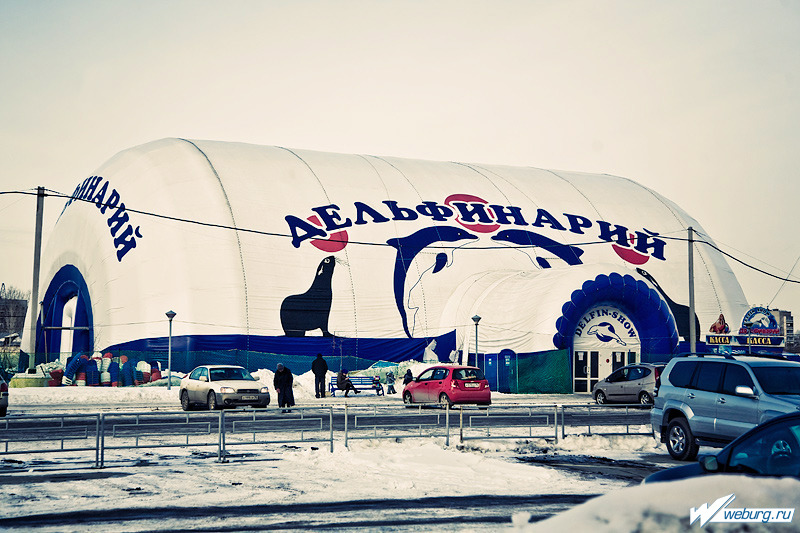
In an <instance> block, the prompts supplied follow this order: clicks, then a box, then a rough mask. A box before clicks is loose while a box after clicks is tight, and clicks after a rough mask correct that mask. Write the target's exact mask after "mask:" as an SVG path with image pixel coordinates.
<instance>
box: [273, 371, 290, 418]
mask: <svg viewBox="0 0 800 533" xmlns="http://www.w3.org/2000/svg"><path fill="white" fill-rule="evenodd" d="M292 382H294V377H293V376H292V371H291V370H289V369H288V368H286V367H285V366H283V363H278V370H276V371H275V378H274V379H273V380H272V384H273V385H274V386H275V392H276V393H277V394H278V407H280V408H281V409H283V411H281V412H282V413H286V412H291V410H290V409H286V408H288V407H292V406H293V405H294V393H293V392H292Z"/></svg>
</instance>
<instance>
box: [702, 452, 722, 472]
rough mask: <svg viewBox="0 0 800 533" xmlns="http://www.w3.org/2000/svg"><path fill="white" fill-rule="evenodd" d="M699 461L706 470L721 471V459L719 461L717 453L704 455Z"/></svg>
mask: <svg viewBox="0 0 800 533" xmlns="http://www.w3.org/2000/svg"><path fill="white" fill-rule="evenodd" d="M699 462H700V466H701V467H702V468H703V470H705V471H706V472H719V461H717V456H716V455H704V456H703V457H701V458H700V460H699Z"/></svg>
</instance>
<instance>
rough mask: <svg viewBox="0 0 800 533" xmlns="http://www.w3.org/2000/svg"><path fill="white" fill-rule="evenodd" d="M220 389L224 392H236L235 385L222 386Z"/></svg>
mask: <svg viewBox="0 0 800 533" xmlns="http://www.w3.org/2000/svg"><path fill="white" fill-rule="evenodd" d="M219 391H220V392H221V393H222V394H225V393H232V392H236V391H235V390H233V387H220V388H219Z"/></svg>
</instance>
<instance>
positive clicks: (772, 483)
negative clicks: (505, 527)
mask: <svg viewBox="0 0 800 533" xmlns="http://www.w3.org/2000/svg"><path fill="white" fill-rule="evenodd" d="M728 494H735V496H736V497H735V499H734V500H733V501H732V502H731V503H730V504H729V505H728V506H727V508H728V509H751V510H753V509H767V508H770V509H771V508H784V509H785V508H789V509H795V511H796V510H797V508H798V507H800V480H798V479H794V478H784V479H765V478H751V477H746V476H723V475H719V476H706V477H702V478H692V479H687V480H682V481H672V482H668V483H655V484H652V485H639V486H636V487H630V488H627V489H624V490H620V491H614V492H610V493H608V494H606V495H604V496H601V497H599V498H595V499H593V500H590V501H588V502H586V503H584V504H583V505H580V506H577V507H575V508H573V509H571V510H569V511H566V512H564V513H561V514H560V515H557V516H554V517H552V518H549V519H547V520H543V521H541V522H538V523H535V524H528V519H527V516H525V514H519V515H517V516H515V517H514V519H515V522H516V523H519V524H523V526H522V527H520V528H519V530H520V531H528V532H536V533H538V532H542V533H544V532H551V531H567V530H568V528H574V527H575V526H579V527H580V528H581V529H582V530H585V531H592V532H593V533H604V532H608V533H617V532H620V531H637V532H638V531H640V532H645V531H660V532H673V531H675V532H677V531H705V532H708V533H713V532H722V531H725V532H730V531H742V532H744V531H747V532H765V533H766V532H777V531H800V517H793V521H792V522H791V523H787V524H780V523H763V522H761V521H760V520H756V521H754V522H748V523H715V522H708V523H706V524H705V526H704V527H701V526H700V523H699V520H698V521H697V522H695V523H694V524H693V525H691V526H690V525H689V514H690V508H698V507H701V506H702V505H703V504H708V505H709V506H711V505H712V504H713V503H714V502H715V501H716V500H717V499H718V498H721V497H723V496H727V495H728ZM762 516H763V515H762Z"/></svg>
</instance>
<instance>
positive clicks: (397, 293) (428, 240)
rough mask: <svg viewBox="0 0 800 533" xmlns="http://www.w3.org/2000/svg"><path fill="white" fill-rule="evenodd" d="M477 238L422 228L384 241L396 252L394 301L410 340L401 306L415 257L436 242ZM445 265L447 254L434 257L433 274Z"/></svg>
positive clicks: (440, 228)
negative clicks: (409, 271) (407, 234)
mask: <svg viewBox="0 0 800 533" xmlns="http://www.w3.org/2000/svg"><path fill="white" fill-rule="evenodd" d="M477 238H478V237H477V236H476V235H473V234H472V233H470V232H468V231H466V230H464V229H461V228H454V227H450V226H434V227H430V228H423V229H421V230H419V231H416V232H414V233H412V234H411V235H409V236H407V237H400V238H393V239H389V240H388V241H386V244H388V245H389V246H391V247H393V248H395V249H396V250H397V257H396V258H395V262H394V300H395V304H396V305H397V311H398V312H399V313H400V318H402V320H403V330H404V331H405V332H406V335H407V336H408V337H409V338H411V331H410V330H409V329H408V316H407V315H406V308H405V305H403V296H404V293H405V286H406V274H407V273H408V270H409V268H410V267H411V262H412V261H413V260H414V258H415V257H417V255H418V254H419V253H420V252H421V251H422V250H424V249H425V248H427V247H428V246H430V245H431V244H434V243H437V242H458V241H463V240H474V239H477ZM446 264H447V254H446V253H444V252H441V253H439V254H437V255H436V263H435V266H434V269H433V273H434V274H435V273H436V272H439V271H440V270H441V269H443V268H444V267H445V265H446Z"/></svg>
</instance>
